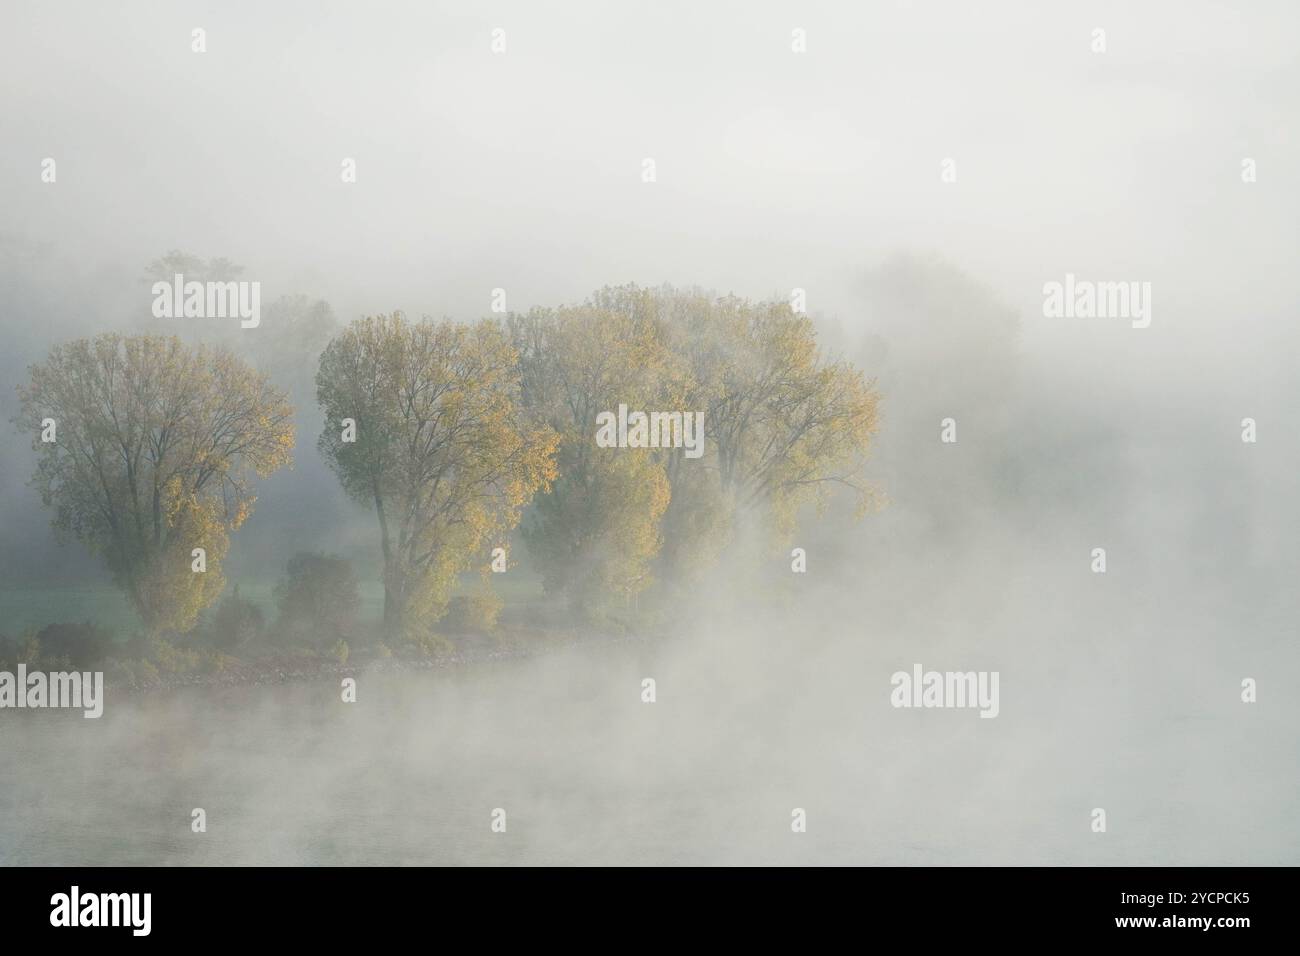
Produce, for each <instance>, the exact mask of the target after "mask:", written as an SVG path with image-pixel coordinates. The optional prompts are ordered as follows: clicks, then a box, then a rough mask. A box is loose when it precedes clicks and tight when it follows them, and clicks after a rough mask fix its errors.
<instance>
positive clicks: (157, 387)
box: [15, 333, 293, 633]
mask: <svg viewBox="0 0 1300 956" xmlns="http://www.w3.org/2000/svg"><path fill="white" fill-rule="evenodd" d="M30 373H31V379H30V383H29V384H27V385H26V386H23V387H20V388H19V397H20V403H21V406H20V408H21V410H20V413H19V415H18V416H17V418H15V423H17V424H19V425H20V426H21V427H22V428H23V429H24V430H26V431H28V433H29V434H31V435H32V436H33V448H34V449H35V451H36V452H37V453H38V455H39V458H38V463H37V468H36V475H35V479H34V483H35V485H36V486H37V487H38V488H39V489H40V492H41V497H42V500H43V501H44V502H45V504H46V506H47V507H52V508H53V509H54V525H55V528H56V530H57V531H59V532H60V533H63V534H68V535H71V536H73V537H75V538H77V539H78V540H81V541H83V542H84V543H85V544H87V545H88V546H89V547H90V548H91V549H92V550H94V551H96V552H98V553H101V554H103V556H104V558H105V560H106V562H107V565H108V568H109V570H110V571H111V573H112V575H113V579H114V581H115V582H116V583H117V584H118V585H119V586H120V587H121V588H123V590H125V592H126V593H127V595H128V597H129V598H130V600H131V603H132V604H133V605H134V607H135V609H136V610H137V611H138V613H139V614H140V617H141V619H142V621H143V622H144V624H145V626H146V628H147V630H148V631H149V632H150V633H158V632H161V631H164V630H173V631H185V630H188V629H190V628H191V627H192V626H193V625H194V623H195V620H196V618H197V616H198V614H199V612H200V611H201V610H203V609H204V608H205V607H207V606H208V605H210V604H211V603H212V602H213V601H214V600H215V599H216V598H217V596H218V595H219V594H220V593H221V591H222V588H223V586H224V579H223V576H222V573H221V563H222V558H223V557H224V556H225V554H226V550H227V548H228V546H229V535H230V532H231V531H233V530H234V529H236V528H238V527H239V526H240V525H241V524H242V523H243V522H244V520H245V519H246V518H247V517H248V515H249V513H250V512H251V509H252V505H253V501H254V500H255V499H254V496H253V494H252V478H253V476H254V475H256V476H259V477H266V476H268V475H270V474H271V473H272V472H274V471H276V470H277V469H279V468H280V467H282V466H283V465H286V464H288V463H289V461H290V453H291V451H292V449H293V426H292V415H293V410H292V408H291V407H290V406H289V404H288V402H287V400H286V398H285V396H284V394H283V393H282V392H280V391H279V390H277V389H276V388H274V387H273V386H271V385H270V383H269V382H268V380H267V378H266V377H265V376H264V375H261V374H259V373H257V372H256V371H254V370H253V369H251V368H249V367H248V366H247V365H245V364H244V363H243V362H241V361H240V360H239V359H237V358H236V357H235V356H234V355H233V354H231V353H230V352H229V351H227V350H225V349H213V348H209V347H205V346H199V347H196V348H190V347H187V346H186V345H184V344H182V343H181V341H180V340H179V339H177V338H175V337H166V336H158V335H141V336H133V337H124V336H121V335H117V334H113V333H110V334H105V335H101V336H99V337H97V338H94V339H78V340H76V341H74V342H70V343H68V344H66V345H60V346H56V347H55V348H54V349H53V350H51V352H50V355H49V357H48V358H47V359H46V361H45V362H44V363H42V364H39V365H34V366H32V368H31V369H30ZM196 548H202V549H203V551H204V552H205V565H206V570H204V571H202V572H201V573H200V572H198V571H196V570H194V567H195V564H194V559H193V552H194V549H196Z"/></svg>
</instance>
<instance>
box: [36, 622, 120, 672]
mask: <svg viewBox="0 0 1300 956" xmlns="http://www.w3.org/2000/svg"><path fill="white" fill-rule="evenodd" d="M35 640H36V642H37V648H38V650H37V652H36V653H37V654H38V655H39V657H40V660H41V661H42V662H43V663H48V664H52V665H56V666H61V665H64V664H66V665H67V666H68V667H75V668H82V667H93V666H95V665H97V664H100V663H102V662H103V660H104V658H105V657H107V656H108V653H109V651H110V650H112V648H113V632H112V631H107V630H104V629H103V628H100V627H96V626H95V625H94V624H92V623H90V622H89V621H85V622H84V623H81V624H74V623H57V624H49V625H47V626H46V627H43V628H41V630H40V631H38V632H37V634H36V638H35ZM27 663H32V661H31V660H29V661H27Z"/></svg>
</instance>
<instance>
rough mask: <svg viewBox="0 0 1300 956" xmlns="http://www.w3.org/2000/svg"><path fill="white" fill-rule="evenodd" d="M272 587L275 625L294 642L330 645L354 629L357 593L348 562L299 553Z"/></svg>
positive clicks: (346, 636) (357, 602) (358, 599)
mask: <svg viewBox="0 0 1300 956" xmlns="http://www.w3.org/2000/svg"><path fill="white" fill-rule="evenodd" d="M286 572H287V573H286V576H285V577H284V579H282V580H281V581H280V583H279V584H277V585H276V587H275V597H276V601H277V603H278V604H279V612H280V620H279V628H280V630H282V631H283V632H284V634H285V636H287V637H289V638H291V639H292V640H295V641H301V642H305V643H309V644H315V645H323V646H325V647H331V648H332V647H334V646H336V645H337V644H338V643H339V642H340V641H343V640H345V639H346V638H348V637H350V636H352V634H353V632H354V631H355V629H356V622H357V610H358V608H359V607H360V605H361V592H360V589H359V588H358V587H357V578H356V575H355V574H354V573H353V571H352V562H350V561H348V560H347V559H345V558H339V557H335V556H333V555H328V554H308V553H306V552H300V553H298V554H295V555H294V556H293V557H292V558H290V559H289V564H288V567H287V568H286Z"/></svg>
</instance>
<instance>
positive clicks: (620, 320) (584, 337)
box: [510, 300, 684, 617]
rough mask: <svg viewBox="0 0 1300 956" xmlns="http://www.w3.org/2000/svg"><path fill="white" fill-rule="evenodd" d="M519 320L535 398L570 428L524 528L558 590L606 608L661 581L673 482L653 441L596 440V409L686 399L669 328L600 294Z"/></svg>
mask: <svg viewBox="0 0 1300 956" xmlns="http://www.w3.org/2000/svg"><path fill="white" fill-rule="evenodd" d="M510 328H511V335H512V339H513V341H514V344H515V347H516V348H517V349H518V351H519V355H520V367H521V369H522V372H521V377H522V380H523V389H524V400H525V404H526V407H527V408H528V411H529V413H530V414H532V415H534V416H536V418H537V419H538V420H539V421H541V422H544V423H545V424H547V425H549V426H550V427H551V428H553V429H554V430H555V431H556V432H557V433H558V434H559V435H560V446H559V452H558V458H557V461H558V466H559V477H558V478H557V480H556V481H555V483H554V485H553V486H552V488H551V490H550V492H549V493H548V494H546V495H543V496H540V497H539V498H538V500H537V502H536V505H535V508H534V509H533V513H532V515H531V517H530V519H529V521H528V522H527V523H526V525H525V529H524V537H525V540H526V542H527V544H528V547H529V551H530V553H531V554H532V556H533V557H534V558H535V559H536V562H537V564H538V566H539V568H540V569H541V573H542V579H543V583H544V585H545V587H546V588H547V590H548V591H551V592H563V593H565V594H567V595H568V598H569V600H570V603H571V605H572V607H573V608H574V609H575V610H577V611H581V612H583V613H584V614H585V615H587V616H589V617H599V616H603V615H604V614H605V613H607V612H608V611H609V610H610V606H611V604H612V605H614V606H617V605H620V604H626V603H627V602H628V601H630V600H632V599H633V598H635V596H636V595H637V594H639V593H641V592H642V591H644V590H645V589H646V588H647V587H649V585H650V584H651V582H652V568H651V564H652V560H653V559H654V557H655V555H656V554H657V553H658V551H659V548H660V546H661V544H662V536H661V528H660V524H661V519H662V517H663V514H664V512H665V510H666V509H667V507H668V500H669V487H668V478H667V474H666V472H665V470H664V461H663V459H662V458H661V456H659V455H658V454H656V453H655V452H654V450H652V449H648V448H599V447H597V445H596V442H595V433H596V417H597V415H598V414H600V413H601V412H610V411H613V410H615V409H617V408H618V406H619V405H620V404H625V405H627V406H628V407H629V408H632V409H638V410H644V409H667V408H674V407H679V406H680V403H681V401H682V395H683V391H684V383H683V382H682V381H681V380H680V376H679V375H678V372H677V370H676V369H675V367H674V362H673V356H672V354H671V353H670V352H669V351H668V349H667V347H666V340H665V337H664V330H663V329H662V328H661V327H660V326H659V325H658V324H657V323H656V322H655V321H654V320H653V318H652V317H647V316H642V315H637V314H635V313H634V312H633V311H631V310H623V311H616V310H613V309H610V308H608V307H607V303H603V302H601V301H599V300H593V301H590V302H588V303H586V304H584V305H581V306H575V307H561V308H558V309H534V310H532V311H530V312H528V313H527V314H526V315H514V316H511V318H510ZM611 599H612V600H611Z"/></svg>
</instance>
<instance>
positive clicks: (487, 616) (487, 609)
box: [442, 593, 505, 634]
mask: <svg viewBox="0 0 1300 956" xmlns="http://www.w3.org/2000/svg"><path fill="white" fill-rule="evenodd" d="M504 603H505V602H504V601H502V600H501V598H500V597H498V596H497V595H495V594H492V593H487V594H458V595H456V597H454V598H452V599H451V605H450V606H449V607H448V608H447V616H446V617H445V618H444V619H443V622H442V628H443V629H445V630H450V631H470V632H474V633H479V634H487V633H490V632H492V631H494V630H496V626H497V617H498V616H499V615H500V614H501V608H502V606H503V605H504Z"/></svg>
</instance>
